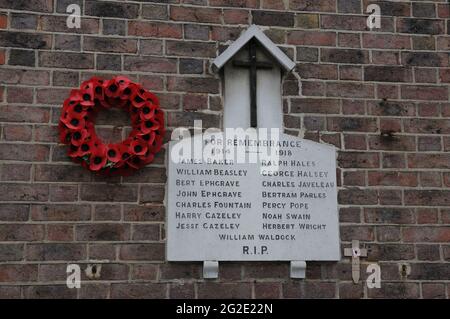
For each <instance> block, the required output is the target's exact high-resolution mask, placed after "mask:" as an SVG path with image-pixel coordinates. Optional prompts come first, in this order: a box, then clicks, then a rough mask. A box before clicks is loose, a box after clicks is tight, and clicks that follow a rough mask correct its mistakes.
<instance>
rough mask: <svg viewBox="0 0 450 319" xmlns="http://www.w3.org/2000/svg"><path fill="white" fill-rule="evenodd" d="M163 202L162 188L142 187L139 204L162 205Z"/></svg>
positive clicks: (154, 186) (153, 186)
mask: <svg viewBox="0 0 450 319" xmlns="http://www.w3.org/2000/svg"><path fill="white" fill-rule="evenodd" d="M163 200H164V188H163V187H162V186H156V185H152V186H142V187H141V194H140V203H141V204H146V203H162V202H163Z"/></svg>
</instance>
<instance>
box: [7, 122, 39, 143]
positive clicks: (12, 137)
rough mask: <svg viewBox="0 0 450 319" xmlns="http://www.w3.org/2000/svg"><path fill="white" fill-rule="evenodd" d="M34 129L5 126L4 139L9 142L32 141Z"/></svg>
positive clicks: (20, 126)
mask: <svg viewBox="0 0 450 319" xmlns="http://www.w3.org/2000/svg"><path fill="white" fill-rule="evenodd" d="M31 137H32V129H31V126H29V125H5V126H4V127H3V138H4V139H5V140H7V141H30V140H31Z"/></svg>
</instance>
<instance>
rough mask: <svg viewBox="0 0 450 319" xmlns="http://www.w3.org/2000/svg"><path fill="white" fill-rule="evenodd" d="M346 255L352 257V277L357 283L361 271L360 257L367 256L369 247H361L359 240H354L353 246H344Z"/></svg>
mask: <svg viewBox="0 0 450 319" xmlns="http://www.w3.org/2000/svg"><path fill="white" fill-rule="evenodd" d="M344 256H346V257H352V278H353V282H354V283H355V284H357V283H358V282H359V276H360V271H361V266H360V263H359V258H360V257H367V249H361V248H359V240H352V248H344Z"/></svg>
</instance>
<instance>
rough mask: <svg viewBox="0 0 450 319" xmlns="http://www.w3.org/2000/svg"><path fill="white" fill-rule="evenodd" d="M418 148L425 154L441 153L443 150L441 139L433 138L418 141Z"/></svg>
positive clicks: (423, 138) (424, 137) (420, 138)
mask: <svg viewBox="0 0 450 319" xmlns="http://www.w3.org/2000/svg"><path fill="white" fill-rule="evenodd" d="M417 148H418V150H419V151H423V152H431V151H440V150H441V149H442V147H441V138H440V137H433V136H423V137H422V136H421V137H419V138H418V139H417Z"/></svg>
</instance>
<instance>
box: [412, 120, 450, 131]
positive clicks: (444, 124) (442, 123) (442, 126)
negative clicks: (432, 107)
mask: <svg viewBox="0 0 450 319" xmlns="http://www.w3.org/2000/svg"><path fill="white" fill-rule="evenodd" d="M403 123H404V126H405V132H410V133H422V134H449V133H450V121H449V120H432V119H405V120H404V122H403Z"/></svg>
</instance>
